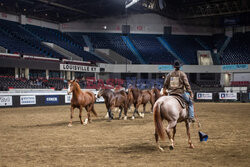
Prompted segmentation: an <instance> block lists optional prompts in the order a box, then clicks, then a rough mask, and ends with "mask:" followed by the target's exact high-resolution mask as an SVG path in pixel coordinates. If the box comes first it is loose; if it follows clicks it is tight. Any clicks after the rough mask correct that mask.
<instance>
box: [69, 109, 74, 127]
mask: <svg viewBox="0 0 250 167" xmlns="http://www.w3.org/2000/svg"><path fill="white" fill-rule="evenodd" d="M73 113H74V107H72V106H71V107H70V121H69V124H68V127H71V126H72V119H73Z"/></svg>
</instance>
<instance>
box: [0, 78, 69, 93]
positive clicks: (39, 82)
mask: <svg viewBox="0 0 250 167" xmlns="http://www.w3.org/2000/svg"><path fill="white" fill-rule="evenodd" d="M0 83H1V85H0V86H1V88H9V89H11V88H16V89H50V88H54V89H55V90H61V89H63V88H67V86H68V84H67V82H65V81H64V80H63V79H60V78H52V79H49V80H46V79H45V78H36V79H35V78H34V79H29V80H28V79H25V78H15V77H14V76H0Z"/></svg>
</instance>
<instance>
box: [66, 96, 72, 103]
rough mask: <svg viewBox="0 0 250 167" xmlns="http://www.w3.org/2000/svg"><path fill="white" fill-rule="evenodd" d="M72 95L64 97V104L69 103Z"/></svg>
mask: <svg viewBox="0 0 250 167" xmlns="http://www.w3.org/2000/svg"><path fill="white" fill-rule="evenodd" d="M71 99H72V94H71V95H65V103H71Z"/></svg>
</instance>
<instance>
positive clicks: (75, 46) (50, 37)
mask: <svg viewBox="0 0 250 167" xmlns="http://www.w3.org/2000/svg"><path fill="white" fill-rule="evenodd" d="M25 27H26V28H27V29H28V30H29V31H31V32H32V33H34V34H35V35H36V36H38V37H39V38H40V39H41V41H44V42H50V43H54V44H56V45H58V46H60V47H62V48H64V49H66V50H68V51H70V52H72V53H74V54H76V55H77V56H80V57H82V58H83V60H84V61H95V62H103V61H102V60H101V59H100V58H98V57H96V56H95V55H93V54H91V53H89V52H86V51H84V45H82V44H81V42H78V41H77V42H76V41H75V40H74V39H73V38H72V37H70V36H69V35H67V34H64V33H61V32H60V31H58V30H53V29H49V28H44V27H38V26H32V25H25Z"/></svg>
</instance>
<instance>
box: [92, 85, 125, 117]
mask: <svg viewBox="0 0 250 167" xmlns="http://www.w3.org/2000/svg"><path fill="white" fill-rule="evenodd" d="M101 96H102V97H103V98H104V100H105V105H106V108H107V110H108V115H109V120H112V119H113V113H112V110H113V109H114V108H115V107H119V109H120V113H119V119H121V114H122V110H123V108H124V115H125V117H124V120H127V110H128V104H127V94H126V92H125V91H124V90H120V91H117V92H113V91H112V90H110V89H100V90H99V92H98V95H97V97H98V98H99V97H101Z"/></svg>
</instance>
